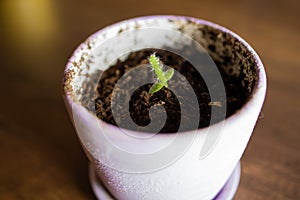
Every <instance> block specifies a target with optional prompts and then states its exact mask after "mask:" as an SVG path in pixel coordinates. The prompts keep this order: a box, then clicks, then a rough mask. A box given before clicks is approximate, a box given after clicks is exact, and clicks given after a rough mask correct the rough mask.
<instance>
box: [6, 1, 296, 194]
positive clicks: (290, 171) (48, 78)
mask: <svg viewBox="0 0 300 200" xmlns="http://www.w3.org/2000/svg"><path fill="white" fill-rule="evenodd" d="M299 11H300V2H299V1H298V0H285V1H280V0H273V1H263V0H253V1H246V0H236V1H234V0H229V1H216V0H210V1H200V0H172V1H168V0H164V1H162V0H152V1H149V2H146V1H141V0H139V1H137V0H128V1H116V0H108V1H105V0H1V1H0V44H1V45H0V58H1V59H0V93H1V94H0V97H1V98H0V199H31V200H34V199H45V200H48V199H49V200H50V199H51V200H52V199H74V200H85V199H95V197H94V196H93V193H92V191H91V189H90V186H89V182H88V174H87V164H88V161H87V159H86V157H85V155H84V153H83V151H82V149H81V147H80V144H79V141H78V139H77V136H76V134H75V132H74V130H73V128H72V126H71V122H70V120H69V118H68V115H67V112H66V110H65V107H64V103H63V100H62V95H61V78H62V72H63V69H64V66H65V64H66V62H67V60H68V58H69V57H70V56H71V54H72V52H73V50H74V49H75V48H76V47H77V46H78V45H79V44H80V43H81V42H82V41H84V40H85V38H87V37H88V36H89V35H90V34H92V33H94V32H95V31H97V30H99V29H101V28H103V27H105V26H106V25H109V24H112V23H114V22H118V21H120V20H123V19H127V18H131V17H136V16H143V15H153V14H173V15H188V16H193V17H197V18H202V19H206V20H209V21H212V22H215V23H218V24H220V25H223V26H225V27H228V28H229V29H231V30H233V31H234V32H236V33H238V34H239V35H240V36H242V37H243V38H245V39H246V41H248V42H249V43H250V44H251V45H252V46H253V47H254V49H255V50H256V51H257V52H258V54H259V55H260V56H261V58H262V60H263V62H264V64H265V67H266V71H267V74H268V84H269V85H268V93H267V98H266V102H265V106H264V108H263V114H262V115H261V118H260V119H259V120H258V123H257V126H256V128H255V130H254V133H253V135H252V138H251V140H250V142H249V145H248V148H247V150H246V152H245V154H244V156H243V158H242V161H241V163H242V175H241V182H240V185H239V189H238V191H237V194H236V196H235V199H241V200H248V199H252V200H253V199H254V200H260V199H261V200H265V199H300V145H299V142H300V132H299V131H300V123H299V119H300V118H299V117H300V116H299V114H300V107H299V105H298V103H299V97H300V91H299V84H300V78H299V75H300V59H299V56H300V48H299V44H300V36H299V35H300V23H299V19H300V13H299Z"/></svg>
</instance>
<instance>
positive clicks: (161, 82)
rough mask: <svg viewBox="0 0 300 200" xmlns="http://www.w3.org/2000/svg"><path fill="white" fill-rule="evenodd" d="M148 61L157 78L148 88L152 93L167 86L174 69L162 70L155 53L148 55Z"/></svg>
mask: <svg viewBox="0 0 300 200" xmlns="http://www.w3.org/2000/svg"><path fill="white" fill-rule="evenodd" d="M149 62H150V64H151V67H152V68H153V70H154V72H155V74H156V76H157V78H158V80H157V82H156V83H154V84H153V85H152V87H151V88H150V90H149V92H150V93H152V94H153V93H155V92H158V91H159V90H160V89H162V88H163V87H168V81H169V80H170V79H171V78H172V76H173V75H174V69H173V68H170V69H168V70H167V71H165V72H164V71H163V69H162V66H163V65H161V64H160V63H159V58H158V57H157V56H156V55H155V53H154V54H152V55H150V57H149Z"/></svg>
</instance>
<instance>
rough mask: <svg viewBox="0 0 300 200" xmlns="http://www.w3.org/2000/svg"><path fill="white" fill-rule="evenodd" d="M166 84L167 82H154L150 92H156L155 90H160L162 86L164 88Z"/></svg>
mask: <svg viewBox="0 0 300 200" xmlns="http://www.w3.org/2000/svg"><path fill="white" fill-rule="evenodd" d="M164 86H165V84H163V83H154V84H153V85H152V86H151V88H150V90H149V92H150V93H152V94H153V93H155V92H158V91H159V90H160V89H161V88H163V87H164Z"/></svg>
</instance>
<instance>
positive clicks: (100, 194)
mask: <svg viewBox="0 0 300 200" xmlns="http://www.w3.org/2000/svg"><path fill="white" fill-rule="evenodd" d="M240 176H241V164H240V162H238V164H237V165H236V167H235V169H234V170H233V172H232V174H231V175H230V177H229V179H228V180H227V182H226V183H225V185H224V186H223V188H222V189H221V190H220V192H219V193H218V194H217V196H216V197H215V198H214V200H232V199H233V196H234V195H235V193H236V190H237V188H238V185H239V182H240ZM89 179H90V184H91V187H92V189H93V191H94V194H95V196H96V198H97V199H98V200H114V198H113V197H112V195H111V194H110V193H109V192H108V191H107V190H106V188H105V187H104V186H103V184H102V183H101V181H100V179H99V178H98V177H97V174H96V172H95V170H94V167H93V166H92V165H91V164H89Z"/></svg>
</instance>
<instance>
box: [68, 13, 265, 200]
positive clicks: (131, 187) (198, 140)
mask: <svg viewBox="0 0 300 200" xmlns="http://www.w3.org/2000/svg"><path fill="white" fill-rule="evenodd" d="M192 43H197V45H199V46H200V47H199V48H198V47H197V48H198V50H199V51H201V52H206V51H207V55H210V56H211V57H212V59H214V60H218V61H219V62H221V63H222V62H225V61H224V59H225V58H226V57H227V58H228V57H229V58H230V59H231V63H230V64H229V65H228V66H226V69H225V71H227V72H228V73H230V75H232V76H238V75H240V74H242V76H243V77H244V80H243V84H244V86H245V90H244V91H241V92H246V93H248V95H249V98H248V100H247V102H246V103H245V104H244V105H243V107H242V108H241V109H239V110H238V111H236V112H235V113H234V114H233V115H232V116H230V117H228V118H226V119H225V120H222V121H221V122H219V123H216V124H212V125H211V126H209V127H207V128H202V129H198V130H197V129H196V130H194V131H187V132H183V133H178V134H176V133H174V134H154V135H153V134H152V135H151V137H147V136H146V137H145V134H146V135H147V133H143V132H136V131H129V130H124V129H121V128H118V127H116V126H113V125H110V124H107V123H105V122H103V121H101V120H99V119H98V118H97V117H96V116H95V114H94V110H93V109H94V97H95V87H96V86H97V80H98V78H99V76H100V75H101V72H102V71H103V70H105V69H107V68H108V67H109V66H110V65H111V64H113V63H114V62H116V59H118V58H121V59H124V58H126V55H128V53H129V52H131V51H136V50H140V49H144V48H160V49H161V48H164V49H168V48H171V49H172V50H173V51H176V50H174V49H176V48H178V47H180V45H182V44H184V45H191V44H192ZM197 45H196V46H197ZM194 46H195V45H194ZM212 46H213V48H211V47H212ZM193 48H194V47H193ZM201 48H202V49H201ZM203 49H204V50H203ZM179 53H181V52H179ZM204 79H205V77H204ZM207 81H210V77H207ZM63 87H64V98H65V102H66V106H67V108H68V111H69V114H70V117H71V119H72V122H73V124H74V127H75V129H76V132H77V134H78V137H79V139H80V142H81V144H82V146H83V148H84V150H85V152H86V154H87V156H88V158H89V160H90V162H91V164H92V165H93V166H94V168H95V170H96V172H97V174H98V176H99V178H100V179H101V181H102V183H103V184H104V185H105V187H106V188H107V190H108V191H109V192H110V193H111V194H112V195H113V196H114V197H115V198H116V199H121V200H122V199H130V200H140V199H213V198H214V197H215V196H216V194H217V193H218V192H219V191H220V190H221V188H222V187H223V186H224V184H225V182H226V180H227V179H228V178H229V176H230V174H231V173H232V171H233V169H234V168H235V166H236V165H237V163H238V162H239V160H240V158H241V156H242V154H243V152H244V150H245V148H246V146H247V143H248V141H249V138H250V136H251V134H252V131H253V128H254V126H255V123H256V121H257V118H258V115H259V113H260V110H261V108H262V105H263V101H264V98H265V93H266V75H265V71H264V68H263V64H262V62H261V61H260V59H259V57H258V55H257V54H256V52H255V51H254V50H253V49H252V48H251V47H250V46H249V44H248V43H246V42H245V41H244V40H243V39H242V38H240V37H239V36H238V35H236V34H234V33H233V32H231V31H229V30H228V29H226V28H224V27H221V26H219V25H216V24H214V23H211V22H208V21H204V20H200V19H195V18H190V17H179V16H148V17H140V18H134V19H130V20H126V21H122V22H120V23H117V24H114V25H111V26H108V27H106V28H104V29H102V30H100V31H98V32H97V33H95V34H93V35H92V36H90V37H89V38H88V39H87V40H86V41H85V42H84V43H82V44H81V45H80V46H79V47H78V48H77V49H76V51H75V52H74V54H73V55H72V57H71V58H70V60H69V62H68V64H67V66H66V69H65V73H64V83H63ZM208 87H209V84H208ZM223 89H224V88H223ZM221 91H222V90H221ZM213 92H214V91H212V93H213ZM195 107H197V106H195Z"/></svg>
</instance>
